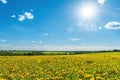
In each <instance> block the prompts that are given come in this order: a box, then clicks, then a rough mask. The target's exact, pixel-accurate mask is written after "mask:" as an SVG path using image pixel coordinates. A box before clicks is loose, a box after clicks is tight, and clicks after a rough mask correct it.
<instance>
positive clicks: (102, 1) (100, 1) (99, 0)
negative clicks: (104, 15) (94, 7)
mask: <svg viewBox="0 0 120 80" xmlns="http://www.w3.org/2000/svg"><path fill="white" fill-rule="evenodd" d="M105 1H106V0H98V3H99V4H101V5H103V4H104V3H105Z"/></svg>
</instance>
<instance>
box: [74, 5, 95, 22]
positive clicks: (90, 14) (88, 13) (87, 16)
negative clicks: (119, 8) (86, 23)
mask: <svg viewBox="0 0 120 80" xmlns="http://www.w3.org/2000/svg"><path fill="white" fill-rule="evenodd" d="M76 11H77V16H78V17H79V18H80V19H84V20H92V19H93V18H95V17H96V15H97V7H96V6H95V5H94V4H90V3H89V4H85V5H80V6H78V8H77V10H76Z"/></svg>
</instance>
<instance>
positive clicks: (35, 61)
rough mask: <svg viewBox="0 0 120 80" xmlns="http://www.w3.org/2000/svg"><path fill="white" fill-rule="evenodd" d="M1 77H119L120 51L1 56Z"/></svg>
mask: <svg viewBox="0 0 120 80" xmlns="http://www.w3.org/2000/svg"><path fill="white" fill-rule="evenodd" d="M0 80H120V52H109V53H90V54H77V55H42V56H0Z"/></svg>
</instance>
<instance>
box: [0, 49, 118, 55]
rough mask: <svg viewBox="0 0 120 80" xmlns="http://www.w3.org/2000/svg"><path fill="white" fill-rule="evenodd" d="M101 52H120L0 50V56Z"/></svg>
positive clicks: (116, 50)
mask: <svg viewBox="0 0 120 80" xmlns="http://www.w3.org/2000/svg"><path fill="white" fill-rule="evenodd" d="M98 52H99V53H102V52H120V50H118V49H114V50H102V51H22V50H21V51H19V50H0V56H34V55H74V54H87V53H98Z"/></svg>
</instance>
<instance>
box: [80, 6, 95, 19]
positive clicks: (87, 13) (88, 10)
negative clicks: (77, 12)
mask: <svg viewBox="0 0 120 80" xmlns="http://www.w3.org/2000/svg"><path fill="white" fill-rule="evenodd" d="M81 14H82V16H83V17H85V18H92V17H93V16H94V15H95V10H94V8H93V7H91V6H87V7H84V8H83V9H82V10H81Z"/></svg>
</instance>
